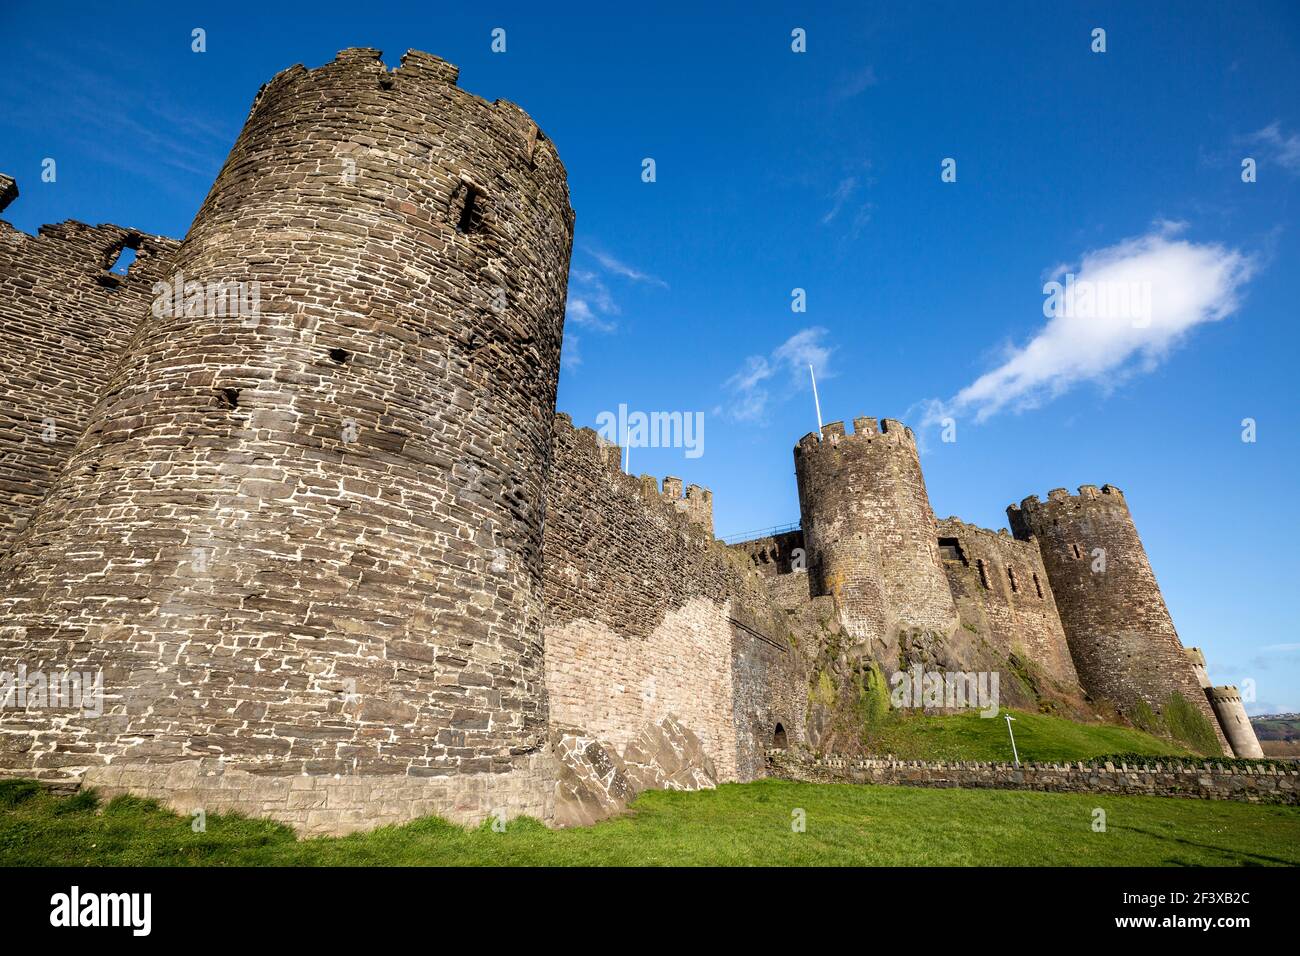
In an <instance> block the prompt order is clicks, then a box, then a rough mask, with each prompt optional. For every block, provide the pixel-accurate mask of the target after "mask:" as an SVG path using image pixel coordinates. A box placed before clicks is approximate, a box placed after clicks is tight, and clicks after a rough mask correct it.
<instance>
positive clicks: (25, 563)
mask: <svg viewBox="0 0 1300 956" xmlns="http://www.w3.org/2000/svg"><path fill="white" fill-rule="evenodd" d="M456 79H457V70H456V68H455V67H454V66H452V65H450V64H448V63H446V62H444V61H442V60H440V59H438V58H436V57H433V56H430V55H428V54H424V53H419V52H415V51H412V52H409V53H407V54H406V55H405V56H404V57H403V58H402V62H401V66H400V67H399V68H396V69H393V70H389V69H387V68H386V67H385V65H384V64H383V62H382V61H381V59H380V53H379V52H378V51H376V50H369V49H353V50H346V51H344V52H342V53H340V54H339V55H338V57H337V58H336V59H335V60H334V61H333V62H331V63H329V64H327V65H325V66H322V67H319V68H317V69H312V70H308V69H305V68H303V67H302V66H294V67H291V68H290V69H288V70H285V71H284V72H282V73H280V74H278V75H277V76H276V77H274V78H273V79H272V80H271V81H270V82H269V83H268V84H266V85H265V86H264V87H263V88H262V90H260V91H259V92H258V94H257V96H256V98H255V99H254V102H253V105H252V109H251V111H250V113H249V116H248V119H247V121H246V123H245V125H244V128H243V130H242V132H241V133H240V135H239V137H238V139H237V141H236V143H235V145H234V147H233V148H232V150H231V152H230V155H229V157H228V158H227V160H226V162H225V164H224V166H223V167H222V169H221V171H220V174H219V175H218V177H217V179H216V182H215V184H214V185H213V187H212V189H211V191H210V193H209V194H208V196H207V198H206V200H205V201H204V203H203V205H202V207H201V209H200V210H199V211H198V214H197V215H196V216H195V219H194V221H193V224H192V225H191V227H190V230H189V232H188V234H187V235H186V237H185V239H184V241H182V242H176V241H174V240H171V239H167V238H164V237H160V236H151V235H146V234H143V233H141V232H139V231H136V230H132V229H127V228H120V227H117V226H107V225H101V226H88V225H85V224H82V223H78V222H71V221H70V222H65V223H62V224H60V225H56V226H46V227H43V228H42V229H41V230H40V231H39V234H38V235H36V236H29V235H26V234H24V233H22V232H20V231H18V230H16V229H14V228H13V227H12V226H9V225H8V224H7V223H0V316H3V320H4V327H5V336H4V339H3V342H2V344H0V373H2V374H3V376H4V379H5V382H6V392H7V395H8V401H7V402H6V404H5V405H4V406H3V408H0V675H7V680H8V681H9V684H8V686H7V688H6V687H5V686H0V698H3V703H4V707H3V709H0V772H4V773H9V774H18V775H24V776H38V777H50V778H59V777H75V778H77V779H80V780H82V781H84V782H85V783H87V784H90V785H94V786H97V787H99V788H100V789H101V791H103V792H105V793H106V794H109V795H111V794H113V793H117V792H132V793H139V794H144V795H149V796H156V797H159V798H161V799H163V800H165V801H166V802H167V803H168V804H170V805H171V806H173V807H175V808H177V809H180V810H188V809H197V808H204V809H206V810H210V811H218V810H230V809H235V810H241V811H244V812H246V813H251V814H255V815H264V816H269V817H273V818H275V819H279V820H283V821H285V822H287V823H290V824H292V825H293V826H295V827H297V828H298V829H299V830H301V831H303V832H311V833H341V832H347V831H349V830H355V829H361V828H366V827H373V826H377V825H381V824H385V823H393V822H401V821H404V820H409V819H412V818H414V817H417V816H420V815H424V814H429V813H438V814H441V815H443V816H446V817H449V818H451V819H454V820H458V821H463V822H477V821H481V820H483V819H485V818H487V817H489V816H493V815H495V816H500V817H503V818H504V817H511V816H516V815H520V814H530V815H533V816H536V817H539V818H541V819H543V820H547V821H549V822H553V823H556V824H559V825H566V824H574V823H584V822H590V821H592V820H595V819H599V818H600V817H602V816H605V815H607V814H609V813H611V812H615V811H616V810H617V809H618V808H619V807H621V806H622V805H623V803H625V801H626V800H627V799H628V798H630V797H631V796H633V795H635V793H637V792H640V791H641V790H644V789H646V788H648V787H675V788H693V787H699V786H710V785H712V784H713V783H714V782H716V781H721V780H750V779H753V778H755V777H756V776H760V775H761V774H762V773H763V772H764V754H765V752H766V751H767V750H769V749H771V748H773V747H785V746H793V745H796V744H806V745H809V746H813V747H820V748H833V747H837V746H839V745H840V744H841V743H843V742H844V741H846V740H847V739H848V738H847V737H845V736H844V735H843V734H842V733H841V732H840V731H838V730H836V728H835V717H834V715H835V708H836V704H835V702H834V700H832V699H830V698H829V697H828V696H827V695H826V694H825V693H822V692H821V691H820V690H819V688H823V687H824V686H826V685H827V684H829V685H831V686H832V687H838V686H847V682H849V681H850V679H851V677H852V674H853V673H854V672H855V668H856V669H857V672H858V673H860V671H861V668H862V667H863V666H866V664H867V663H868V662H875V664H876V666H880V665H881V664H883V665H885V666H886V668H887V669H888V670H891V671H892V670H894V669H895V668H896V667H897V668H902V667H905V666H906V665H908V664H910V663H915V662H924V663H926V664H938V665H954V666H955V665H960V667H961V668H962V669H974V668H986V669H1000V670H1002V671H1006V672H1008V673H1010V672H1011V671H1014V672H1015V673H1017V674H1020V675H1026V674H1028V675H1029V679H1028V681H1027V682H1026V681H1024V680H1022V681H1020V683H1019V684H1018V685H1017V686H1018V687H1020V688H1022V689H1021V690H1020V691H1018V693H1021V694H1022V695H1024V696H1025V698H1026V701H1027V702H1030V703H1032V702H1033V701H1034V700H1037V699H1039V698H1040V697H1041V698H1042V699H1047V698H1048V697H1050V696H1051V695H1052V694H1058V695H1060V696H1061V697H1062V699H1068V698H1070V697H1071V695H1074V696H1075V697H1077V698H1079V699H1083V695H1084V694H1085V693H1086V694H1087V695H1088V696H1089V698H1090V699H1091V700H1092V701H1095V702H1105V703H1107V704H1108V705H1111V706H1113V707H1115V708H1116V709H1118V710H1119V711H1121V712H1123V713H1125V714H1133V713H1135V712H1136V710H1137V709H1139V708H1147V709H1148V710H1149V711H1150V712H1152V713H1155V714H1159V713H1160V712H1161V711H1162V709H1163V708H1165V707H1166V706H1167V704H1168V702H1169V701H1170V699H1171V695H1181V696H1182V697H1183V698H1185V700H1186V701H1188V702H1189V703H1190V704H1191V705H1192V706H1193V707H1194V708H1196V709H1197V711H1198V712H1200V713H1203V715H1204V716H1205V718H1206V720H1207V721H1209V723H1210V724H1211V725H1212V726H1214V727H1215V728H1216V733H1217V734H1218V736H1219V738H1220V741H1221V743H1222V744H1223V745H1224V746H1225V750H1226V745H1227V744H1231V747H1232V749H1233V750H1234V751H1235V752H1237V753H1240V754H1244V753H1253V752H1257V751H1258V744H1257V743H1255V742H1254V736H1253V733H1252V732H1251V731H1250V725H1249V722H1248V721H1245V719H1244V711H1243V710H1242V707H1241V702H1240V699H1239V697H1238V696H1236V695H1235V693H1234V692H1232V691H1231V689H1225V688H1209V687H1208V681H1207V680H1206V679H1205V671H1204V666H1203V664H1204V662H1203V659H1201V658H1200V657H1199V655H1197V654H1195V653H1193V654H1191V655H1190V656H1189V654H1188V653H1187V652H1185V651H1184V649H1183V648H1182V647H1181V645H1180V643H1179V641H1178V637H1177V634H1176V632H1175V630H1174V627H1173V624H1172V622H1171V620H1170V617H1169V614H1168V611H1167V610H1166V608H1165V605H1164V602H1163V600H1162V599H1161V596H1160V592H1159V588H1158V587H1157V585H1156V582H1155V578H1154V575H1153V573H1152V571H1151V567H1150V565H1149V563H1148V561H1147V558H1146V555H1145V553H1144V552H1143V549H1142V545H1141V542H1140V540H1139V538H1138V535H1137V532H1136V530H1135V528H1134V525H1133V522H1132V520H1131V518H1130V516H1129V512H1128V507H1127V505H1126V503H1125V501H1124V498H1123V496H1122V495H1121V494H1120V493H1119V492H1118V490H1116V489H1114V488H1112V487H1109V486H1106V487H1103V488H1101V489H1100V490H1098V489H1096V488H1093V487H1090V486H1084V487H1083V488H1081V489H1080V492H1079V495H1078V496H1070V495H1067V494H1066V493H1065V492H1063V491H1053V492H1052V493H1051V494H1050V495H1049V497H1048V500H1047V501H1046V502H1039V501H1037V500H1036V499H1034V498H1028V499H1026V500H1025V501H1024V502H1022V503H1021V505H1020V506H1018V507H1016V506H1013V507H1012V508H1011V509H1010V512H1009V514H1010V519H1011V528H1012V531H1013V532H1014V537H1011V536H1007V535H1006V534H1005V532H1003V533H1000V534H995V533H993V532H990V531H986V530H983V529H980V528H975V527H972V526H969V525H966V524H963V523H962V522H959V521H957V520H956V519H948V520H946V521H938V520H936V518H935V516H934V514H933V512H932V511H931V509H930V504H929V500H928V497H927V494H926V490H925V484H924V480H923V478H922V475H921V469H920V461H919V458H918V456H917V451H916V445H915V442H914V439H913V436H912V433H911V432H910V431H909V430H908V429H906V428H905V427H904V426H902V425H901V424H899V423H897V422H892V421H885V422H881V423H880V424H879V426H878V425H877V423H876V422H875V421H874V420H872V419H858V420H856V421H855V423H854V431H853V433H852V434H849V433H847V432H846V430H845V429H844V427H843V425H841V424H831V425H828V426H826V427H825V428H824V429H823V432H822V434H821V435H820V436H819V435H808V436H805V437H804V438H803V439H802V440H800V442H799V443H798V446H797V447H796V449H795V465H796V475H797V480H798V485H799V496H800V507H801V511H802V518H803V521H802V530H800V531H797V532H790V533H787V534H784V535H780V536H775V537H770V538H764V539H759V540H755V541H748V542H743V543H740V544H737V545H733V546H728V545H726V544H724V543H723V542H721V541H718V540H716V539H715V537H714V535H713V529H712V496H711V494H710V492H708V491H707V490H705V489H702V488H699V487H697V486H691V487H689V488H687V489H685V491H683V488H682V482H681V481H680V480H679V479H675V478H668V479H665V480H664V482H663V484H662V487H661V486H660V484H659V482H657V481H656V480H655V479H653V478H651V477H649V476H642V477H641V478H634V477H632V476H630V475H626V474H623V473H622V472H621V470H620V468H619V462H620V460H621V451H620V449H618V448H617V447H614V446H610V445H608V444H606V443H604V442H602V441H601V440H600V439H599V438H598V437H597V435H596V434H595V432H593V431H591V430H590V429H577V428H574V426H573V424H572V423H571V421H570V420H569V418H568V416H566V415H563V414H556V413H555V397H556V384H557V380H558V374H559V353H560V341H561V335H562V327H563V320H564V309H565V298H566V285H567V276H568V266H569V255H570V251H571V245H572V237H573V224H574V214H573V211H572V209H571V208H570V205H569V198H568V187H567V181H566V175H565V172H564V168H563V166H562V165H561V163H560V159H559V155H558V153H557V151H556V148H555V146H554V145H553V144H552V143H551V142H550V141H549V140H548V139H547V138H546V136H545V135H544V134H543V133H542V131H541V130H539V129H538V127H537V125H536V124H535V123H534V122H532V120H531V119H530V118H529V117H528V116H527V115H526V114H525V113H524V112H523V111H522V110H521V109H519V107H517V106H515V105H513V104H511V103H508V102H504V101H497V102H495V103H488V102H486V101H484V100H482V99H480V98H478V97H476V96H473V95H472V94H469V93H467V92H465V91H463V90H461V89H460V88H459V87H458V86H457V85H456ZM16 196H17V186H16V184H15V182H14V180H12V179H10V178H8V177H0V210H2V209H3V208H4V206H6V205H8V204H9V202H11V201H12V200H13V199H14V198H15V197H16ZM126 249H131V250H134V253H135V260H134V262H132V263H131V265H130V268H129V269H128V270H127V271H126V272H125V274H121V273H119V272H115V271H113V269H112V266H113V265H114V263H116V262H117V260H118V257H119V256H120V255H121V254H122V253H123V251H124V250H126ZM1096 549H1102V550H1103V551H1104V554H1105V570H1104V571H1101V572H1097V571H1094V570H1092V569H1093V566H1094V563H1095V559H1094V551H1095V550H1096ZM18 674H22V675H24V676H23V678H22V681H21V682H18V683H19V684H20V686H15V683H16V682H15V676H14V675H18ZM68 675H73V681H74V683H77V682H83V683H78V686H80V687H81V688H82V689H83V690H84V689H86V688H88V687H91V686H95V687H98V688H99V693H100V697H101V698H102V699H100V700H99V702H98V704H97V706H95V707H93V708H87V707H85V706H81V707H77V706H69V700H68V698H67V696H66V694H65V695H64V697H62V698H61V699H59V700H57V701H56V700H53V699H52V698H51V699H49V700H46V701H45V705H44V706H42V705H40V703H39V702H36V701H37V698H38V697H39V694H38V693H37V691H38V690H39V689H44V690H46V691H48V690H50V689H51V688H53V687H55V686H57V685H60V683H62V686H63V687H64V690H65V691H66V690H67V688H68V686H69V676H68ZM6 692H7V693H8V696H5V695H6ZM1243 725H1244V728H1243ZM1219 728H1221V729H1219ZM837 734H838V736H837ZM1225 737H1226V739H1225Z"/></svg>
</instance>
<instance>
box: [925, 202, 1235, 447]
mask: <svg viewBox="0 0 1300 956" xmlns="http://www.w3.org/2000/svg"><path fill="white" fill-rule="evenodd" d="M1182 228H1183V226H1182V224H1178V223H1168V222H1162V223H1157V224H1156V225H1155V226H1153V228H1152V230H1151V231H1150V232H1148V233H1147V234H1146V235H1142V236H1138V237H1136V238H1132V239H1126V240H1124V241H1122V242H1119V243H1116V244H1115V245H1113V246H1108V247H1106V248H1104V249H1097V250H1093V251H1090V252H1087V253H1085V254H1084V255H1083V257H1082V260H1081V262H1080V263H1079V264H1078V265H1077V266H1073V267H1072V266H1070V265H1068V264H1063V265H1060V266H1057V267H1055V268H1054V269H1053V270H1052V271H1051V272H1050V273H1048V276H1049V277H1050V278H1052V279H1057V280H1059V279H1061V278H1062V277H1064V276H1065V275H1066V274H1067V273H1068V274H1072V275H1073V282H1074V288H1076V289H1080V290H1093V291H1090V292H1089V302H1088V307H1087V308H1083V307H1082V306H1083V304H1084V303H1083V300H1082V298H1081V297H1080V298H1074V299H1071V298H1070V297H1067V299H1066V305H1067V307H1066V308H1063V309H1061V310H1059V311H1058V312H1057V313H1056V314H1055V315H1053V316H1052V317H1051V318H1049V319H1048V321H1047V323H1046V324H1045V325H1044V326H1043V327H1042V328H1041V329H1039V331H1038V332H1037V333H1036V334H1035V335H1034V337H1033V338H1032V339H1031V340H1030V341H1029V342H1028V343H1026V344H1025V345H1023V346H1020V347H1013V348H1011V349H1009V354H1008V355H1007V356H1006V358H1005V360H1004V361H1003V362H1002V364H1001V365H999V366H998V367H997V368H995V369H993V370H992V371H990V372H987V373H985V374H984V375H981V376H980V377H979V378H977V379H976V380H975V381H974V382H972V383H971V384H970V385H967V386H966V387H965V388H963V389H961V390H960V391H959V392H957V394H956V395H955V396H953V397H952V398H951V399H949V400H947V401H940V400H931V401H929V402H927V403H926V406H927V413H926V421H927V423H930V424H933V423H935V422H937V421H939V420H940V419H941V418H943V417H945V416H949V415H951V416H954V417H955V416H957V415H960V414H966V413H973V414H974V415H975V418H976V420H977V421H982V420H984V419H986V418H988V417H989V416H990V415H993V414H996V413H997V412H1000V411H1003V410H1005V409H1015V410H1023V409H1027V408H1034V407H1036V406H1039V405H1041V404H1043V403H1044V402H1047V401H1050V400H1051V399H1054V398H1056V397H1057V396H1059V395H1061V394H1063V393H1064V392H1066V391H1068V390H1069V389H1071V388H1073V387H1074V386H1076V385H1078V384H1080V383H1082V382H1089V381H1091V382H1096V383H1098V384H1101V385H1102V386H1104V387H1113V386H1114V385H1115V384H1117V383H1118V382H1120V381H1123V380H1124V379H1125V378H1127V377H1128V376H1131V375H1133V374H1135V373H1137V372H1144V371H1150V370H1151V369H1153V368H1155V367H1156V366H1157V365H1158V364H1159V363H1160V361H1161V360H1162V359H1163V358H1164V357H1165V356H1166V355H1167V354H1168V352H1169V351H1170V350H1171V349H1173V348H1174V347H1175V346H1176V345H1178V344H1179V343H1180V342H1181V341H1182V340H1183V339H1184V338H1185V337H1186V336H1187V334H1188V333H1189V332H1190V331H1191V330H1192V329H1193V328H1195V327H1196V326H1198V325H1202V324H1204V323H1207V322H1216V321H1218V320H1220V319H1223V318H1224V317H1226V316H1228V315H1231V314H1232V313H1233V312H1234V311H1236V309H1237V307H1238V294H1239V292H1240V290H1241V287H1242V286H1243V285H1244V283H1246V282H1247V281H1248V280H1249V279H1250V277H1251V275H1252V274H1253V272H1254V270H1255V260H1254V259H1253V258H1252V257H1250V256H1247V255H1245V254H1243V253H1241V252H1238V251H1237V250H1235V249H1229V248H1226V247H1224V246H1222V245H1219V244H1217V243H1194V242H1190V241H1188V240H1186V239H1180V238H1178V237H1177V234H1178V233H1179V232H1181V231H1182ZM1136 289H1142V290H1146V292H1145V294H1144V296H1143V298H1144V300H1145V302H1146V305H1145V308H1144V310H1143V311H1142V312H1141V314H1135V313H1134V312H1133V311H1132V310H1131V309H1129V308H1120V307H1118V304H1117V301H1118V298H1119V297H1116V296H1112V295H1108V294H1104V293H1105V292H1106V291H1107V290H1136ZM1044 292H1045V293H1046V292H1047V290H1046V289H1045V290H1044ZM1094 292H1095V293H1096V294H1094Z"/></svg>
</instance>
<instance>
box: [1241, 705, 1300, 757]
mask: <svg viewBox="0 0 1300 956" xmlns="http://www.w3.org/2000/svg"><path fill="white" fill-rule="evenodd" d="M1250 725H1251V726H1252V727H1254V728H1255V736H1256V737H1258V738H1259V745H1260V747H1262V748H1263V750H1264V753H1265V755H1267V756H1269V757H1300V714H1262V715H1260V716H1258V717H1252V718H1250Z"/></svg>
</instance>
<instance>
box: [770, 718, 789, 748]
mask: <svg viewBox="0 0 1300 956" xmlns="http://www.w3.org/2000/svg"><path fill="white" fill-rule="evenodd" d="M772 746H773V747H775V748H776V749H777V750H785V749H786V745H785V728H784V727H782V726H781V725H780V724H777V725H776V730H775V731H773V733H772Z"/></svg>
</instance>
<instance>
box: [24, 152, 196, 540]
mask: <svg viewBox="0 0 1300 956" xmlns="http://www.w3.org/2000/svg"><path fill="white" fill-rule="evenodd" d="M0 181H2V182H3V183H7V184H9V185H8V186H7V187H4V188H0V210H3V209H4V207H5V205H7V202H8V200H9V199H12V198H13V197H14V196H16V195H17V192H18V190H17V187H16V186H14V185H13V180H12V179H9V178H8V177H0ZM177 246H178V243H177V242H176V241H175V240H173V239H164V238H162V237H160V236H150V235H146V234H144V233H141V232H137V231H135V230H132V229H123V228H122V227H120V226H109V225H102V226H88V225H86V224H85V223H80V222H73V221H69V222H64V223H60V224H59V225H57V226H44V227H42V228H41V230H40V232H39V233H38V234H37V235H35V236H29V235H27V234H26V233H25V232H22V231H21V230H18V229H15V228H14V227H13V226H11V225H9V224H8V223H6V222H0V381H3V382H4V383H5V399H4V402H3V403H0V555H4V554H5V553H7V552H8V551H9V550H10V549H11V548H12V547H13V544H14V539H15V538H16V537H17V536H18V534H19V533H20V532H21V531H22V529H23V528H24V527H25V526H26V524H27V522H28V520H29V519H30V518H31V516H32V513H33V512H34V511H35V509H36V506H37V504H38V503H39V502H40V501H41V499H42V498H44V497H45V494H46V492H48V491H49V490H50V487H51V486H52V485H53V484H54V480H55V479H56V478H57V477H58V476H59V473H60V472H61V471H62V470H63V466H64V465H65V464H66V463H67V460H68V458H69V456H70V455H71V454H72V449H73V446H74V445H75V444H76V442H77V439H79V438H80V437H81V433H82V432H83V431H84V430H85V428H86V422H87V420H88V418H89V416H90V412H91V409H92V408H93V407H94V404H95V402H96V401H97V400H98V398H99V396H100V394H101V393H102V392H103V390H104V387H105V385H107V384H108V380H109V376H110V375H111V374H112V372H113V370H114V368H115V367H116V365H117V363H118V361H119V359H120V358H121V355H122V352H123V351H124V350H125V349H126V348H127V344H128V342H129V341H130V340H131V337H132V335H133V334H134V333H135V331H136V328H137V327H138V325H139V324H140V320H141V319H143V317H144V316H145V314H146V313H147V311H148V305H149V302H150V300H151V299H152V298H153V292H152V291H151V290H152V288H153V285H154V283H156V282H158V281H159V280H160V279H162V278H163V277H164V275H165V274H166V273H167V271H168V263H169V262H170V260H171V257H172V256H173V255H174V254H175V251H176V248H177ZM125 248H131V249H134V250H136V259H135V261H134V262H133V263H131V266H130V269H129V270H128V271H127V274H126V275H119V274H116V273H113V272H111V271H109V269H110V266H111V265H112V264H113V263H114V261H115V260H116V258H117V256H118V255H119V254H120V253H121V251H122V250H123V249H125Z"/></svg>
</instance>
